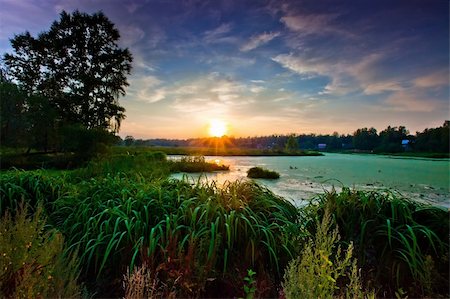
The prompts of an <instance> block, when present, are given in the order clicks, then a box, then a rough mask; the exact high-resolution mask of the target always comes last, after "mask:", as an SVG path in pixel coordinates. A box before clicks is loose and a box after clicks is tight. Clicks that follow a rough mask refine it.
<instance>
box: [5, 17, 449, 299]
mask: <svg viewBox="0 0 450 299" xmlns="http://www.w3.org/2000/svg"><path fill="white" fill-rule="evenodd" d="M118 39H119V32H118V31H117V29H115V27H114V25H113V24H112V23H111V22H110V21H109V20H108V19H107V18H106V16H104V15H103V14H102V13H95V14H93V15H88V14H84V13H80V12H78V11H76V12H74V13H72V14H68V13H66V12H63V13H62V14H61V17H60V20H58V21H55V22H54V23H53V24H52V26H51V28H50V29H49V31H46V32H42V33H41V34H40V35H39V36H38V37H37V38H35V37H32V36H31V35H30V33H28V32H27V33H24V34H21V35H17V36H16V37H14V38H13V39H12V40H11V44H12V48H13V51H14V53H9V54H6V55H5V56H4V61H5V63H6V65H7V66H8V68H9V69H8V72H6V73H4V72H1V73H0V97H1V99H2V101H1V111H0V113H1V115H0V116H1V117H0V121H1V135H0V136H1V137H0V138H1V140H0V141H1V143H2V148H1V154H2V161H1V168H2V169H5V168H7V169H9V170H8V171H2V172H0V198H1V200H0V294H1V296H2V297H22V298H29V297H36V298H41V297H79V296H80V295H81V294H82V293H85V294H83V295H86V296H88V297H89V296H100V297H120V296H125V297H127V298H133V297H145V296H149V297H153V296H156V297H172V298H173V297H190V298H192V297H244V296H245V297H246V298H253V297H276V296H279V295H280V290H281V289H282V288H284V294H285V295H286V297H288V298H289V297H297V296H300V297H302V296H305V297H321V298H329V297H333V296H341V297H344V296H345V297H347V298H352V297H363V296H365V295H368V296H371V294H372V291H371V290H374V292H375V293H376V294H377V295H378V296H380V297H393V296H427V297H436V296H443V297H448V296H449V290H448V280H449V254H448V252H449V241H448V235H449V226H448V224H449V220H448V219H449V218H448V217H449V212H448V211H444V210H441V209H439V208H436V207H430V206H426V205H423V204H420V203H416V202H412V201H409V200H407V199H405V198H400V197H398V196H396V195H394V194H392V193H387V192H367V191H366V192H362V191H355V190H350V189H348V188H344V189H343V191H342V192H341V193H336V192H335V191H332V192H327V193H325V194H323V195H320V196H317V197H316V198H314V199H313V200H312V201H311V203H310V204H309V205H307V206H306V207H303V208H300V209H299V208H296V207H295V206H294V205H293V204H292V203H291V202H289V201H287V200H285V199H283V198H281V197H279V196H277V195H275V194H273V193H272V192H271V191H269V190H268V189H266V188H265V187H262V186H260V185H258V184H256V183H255V182H253V181H251V180H247V181H236V182H228V183H225V184H224V185H223V186H218V185H216V183H215V182H202V181H201V180H199V181H198V182H194V183H191V182H187V181H183V180H181V181H179V180H171V179H169V178H168V176H169V174H170V173H172V172H177V171H183V172H205V171H216V170H228V166H224V165H217V164H214V163H208V162H206V161H205V158H204V157H201V156H198V154H200V155H300V156H302V155H313V156H316V155H321V154H320V153H318V152H310V151H305V150H302V149H314V148H317V144H318V143H326V144H327V150H341V149H347V148H349V147H348V146H349V145H350V147H351V144H352V142H354V147H355V148H356V149H361V150H364V151H372V150H373V151H378V152H402V151H403V150H404V147H402V146H401V141H402V140H404V139H405V138H406V139H408V140H409V141H410V142H411V147H412V150H414V149H416V150H420V151H429V152H431V151H436V152H444V153H448V127H449V123H448V122H445V123H444V126H443V127H441V128H435V129H427V130H425V131H424V132H423V133H417V134H416V136H411V135H408V134H409V133H408V131H407V130H406V128H405V127H402V126H400V127H388V128H387V129H386V130H384V131H381V132H380V134H377V132H376V130H375V129H373V128H371V129H361V130H357V131H356V132H355V134H354V135H353V136H350V135H347V136H340V135H339V134H338V133H337V132H336V133H334V134H333V135H323V136H321V135H319V136H316V135H299V136H297V135H289V136H275V135H274V136H268V137H255V138H228V137H222V138H214V139H211V138H204V139H196V140H190V141H186V140H185V141H174V140H172V141H167V140H166V141H164V140H158V141H157V143H158V144H156V145H159V146H161V145H167V144H169V145H171V146H172V147H170V148H168V147H158V148H156V147H153V148H151V149H150V150H149V148H140V147H137V146H138V145H142V144H143V143H145V142H143V141H142V140H135V139H134V138H133V137H131V136H127V138H125V141H124V145H126V146H121V147H116V148H113V149H111V148H110V147H109V146H108V145H110V144H113V143H119V140H118V137H117V136H115V135H114V134H115V133H117V131H118V129H119V127H120V123H121V121H122V120H123V119H124V117H125V115H124V112H125V110H124V108H123V107H121V106H120V105H119V103H118V99H119V97H120V96H121V95H124V94H125V90H124V88H125V87H126V86H127V85H128V83H127V80H126V75H128V74H129V73H130V70H131V61H132V57H131V54H130V53H129V51H128V49H121V48H120V47H118V44H117V42H118ZM16 82H17V84H16ZM212 142H213V143H212ZM153 145H155V144H153ZM219 145H222V146H219ZM225 145H227V146H225ZM228 145H230V146H228ZM4 146H8V148H5V147H4ZM155 149H158V150H160V151H155ZM167 153H170V154H189V155H191V156H188V157H183V158H181V159H180V160H179V161H173V160H168V159H167V157H166V154H167ZM196 154H197V155H196ZM10 168H24V169H34V168H57V169H64V170H59V171H56V170H48V169H47V170H44V169H39V170H34V171H24V170H18V169H10ZM248 176H249V177H254V178H256V177H257V178H279V174H278V173H276V172H273V171H269V170H266V169H262V168H259V167H254V168H252V169H250V170H249V172H248ZM339 236H340V237H339ZM283 277H284V281H283Z"/></svg>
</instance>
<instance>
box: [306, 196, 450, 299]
mask: <svg viewBox="0 0 450 299" xmlns="http://www.w3.org/2000/svg"><path fill="white" fill-rule="evenodd" d="M327 210H329V211H330V213H331V214H332V216H333V218H334V219H335V220H336V224H337V226H338V228H339V234H340V236H341V241H342V242H343V243H347V244H348V243H350V242H352V243H353V244H354V246H355V253H356V257H357V258H358V266H359V267H361V268H362V270H363V278H364V280H365V281H366V285H368V286H369V287H370V288H374V289H376V291H378V293H380V292H384V296H388V297H394V296H395V291H396V290H399V289H402V290H403V291H404V292H406V293H407V294H408V295H409V296H414V297H423V296H431V297H433V296H435V295H436V294H446V293H447V292H448V279H449V271H448V269H449V261H448V250H449V242H448V234H449V220H448V219H449V212H448V211H445V210H442V209H440V208H437V207H432V206H429V205H424V204H420V203H417V202H412V201H410V200H408V199H406V198H402V197H399V196H396V195H395V194H393V193H389V192H362V191H355V190H350V189H348V188H344V189H343V191H342V192H341V193H336V192H334V191H332V192H328V193H325V194H323V195H320V196H317V197H316V198H315V199H314V200H313V201H312V203H311V205H309V206H308V207H307V209H306V210H305V211H307V212H308V213H310V214H309V215H310V216H308V217H307V218H308V219H310V218H317V217H318V218H319V219H320V218H321V217H323V215H325V214H326V211H327ZM313 224H314V222H312V223H310V231H312V232H314V231H316V230H317V226H316V225H313Z"/></svg>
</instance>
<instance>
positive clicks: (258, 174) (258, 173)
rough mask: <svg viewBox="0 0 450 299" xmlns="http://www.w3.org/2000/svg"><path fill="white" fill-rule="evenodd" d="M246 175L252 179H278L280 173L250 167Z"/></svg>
mask: <svg viewBox="0 0 450 299" xmlns="http://www.w3.org/2000/svg"><path fill="white" fill-rule="evenodd" d="M247 177H249V178H252V179H279V178H280V174H279V173H278V172H276V171H271V170H267V169H264V168H261V167H252V168H250V169H249V170H248V171H247Z"/></svg>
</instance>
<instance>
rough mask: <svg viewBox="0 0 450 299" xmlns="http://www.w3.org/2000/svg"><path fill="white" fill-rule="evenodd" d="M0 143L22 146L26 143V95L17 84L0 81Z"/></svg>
mask: <svg viewBox="0 0 450 299" xmlns="http://www.w3.org/2000/svg"><path fill="white" fill-rule="evenodd" d="M0 99H1V101H0V105H1V106H0V123H1V135H0V138H1V139H0V144H2V145H3V146H14V147H20V146H24V145H26V140H25V136H26V131H25V118H24V111H25V95H24V94H23V93H22V92H21V91H20V89H19V88H18V86H17V85H15V84H13V83H11V82H8V81H0Z"/></svg>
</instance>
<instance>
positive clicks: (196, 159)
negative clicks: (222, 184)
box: [171, 156, 230, 172]
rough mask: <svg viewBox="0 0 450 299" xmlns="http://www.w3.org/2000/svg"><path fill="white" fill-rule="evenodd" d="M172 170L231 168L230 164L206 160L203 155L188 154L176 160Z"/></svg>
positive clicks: (207, 170) (204, 170)
mask: <svg viewBox="0 0 450 299" xmlns="http://www.w3.org/2000/svg"><path fill="white" fill-rule="evenodd" d="M171 170H172V172H213V171H224V170H230V167H229V166H228V165H223V164H216V163H211V162H206V161H205V157H203V156H186V157H182V158H181V159H180V160H179V161H174V162H173V163H172V167H171Z"/></svg>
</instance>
